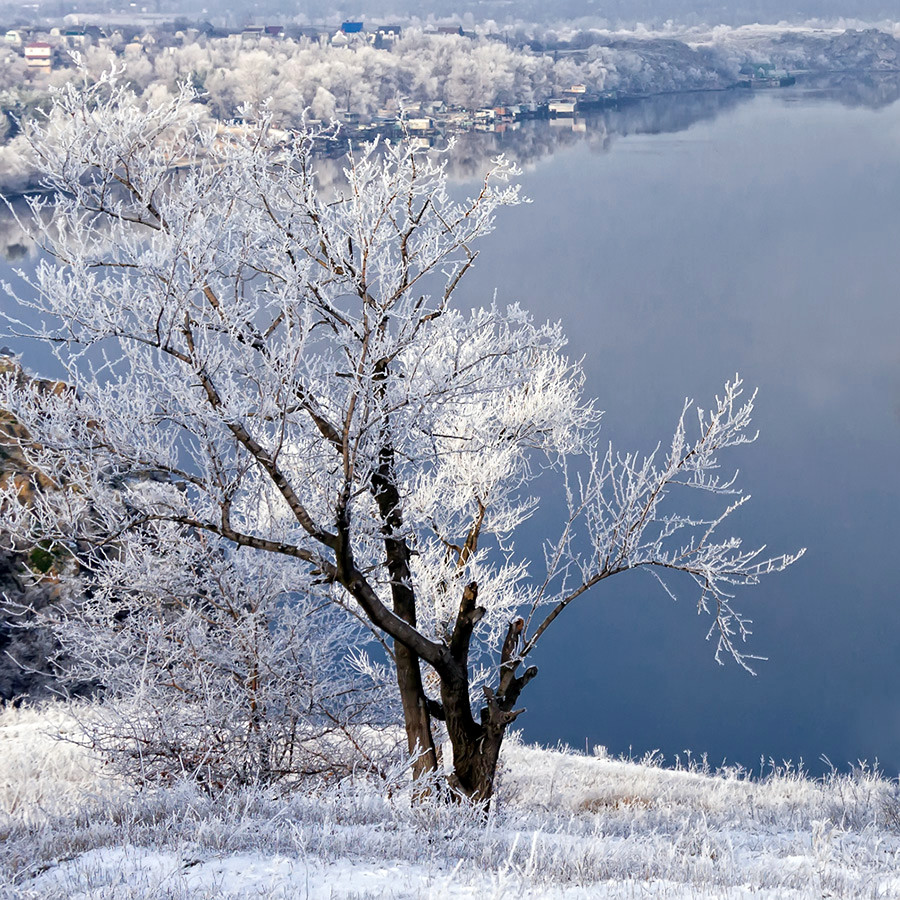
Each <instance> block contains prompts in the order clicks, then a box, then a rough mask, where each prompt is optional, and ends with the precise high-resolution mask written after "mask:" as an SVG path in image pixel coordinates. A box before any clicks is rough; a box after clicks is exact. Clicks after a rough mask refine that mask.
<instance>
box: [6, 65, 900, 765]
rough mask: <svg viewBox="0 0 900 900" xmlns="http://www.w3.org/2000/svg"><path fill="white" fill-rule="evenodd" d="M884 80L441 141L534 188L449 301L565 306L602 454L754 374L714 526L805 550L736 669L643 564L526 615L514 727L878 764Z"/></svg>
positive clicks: (897, 627) (635, 444)
mask: <svg viewBox="0 0 900 900" xmlns="http://www.w3.org/2000/svg"><path fill="white" fill-rule="evenodd" d="M898 94H900V88H898V83H897V82H892V81H879V82H867V81H854V82H852V83H851V82H848V83H846V84H844V85H842V86H840V89H838V90H836V89H835V88H834V87H833V86H830V87H827V88H822V87H821V86H819V87H818V88H817V89H815V90H813V89H810V88H809V87H807V88H806V89H796V90H790V91H773V92H769V93H760V94H755V95H753V96H750V95H749V93H741V92H730V93H722V94H704V95H691V96H686V97H672V98H657V99H655V100H651V101H644V102H641V103H634V104H630V105H628V106H624V107H622V108H621V109H620V110H611V111H607V112H605V113H603V114H602V115H598V116H596V117H594V118H593V119H591V120H590V121H588V122H586V123H585V124H584V128H585V130H584V131H583V132H581V131H573V130H572V129H571V127H566V126H560V125H548V124H547V123H532V124H530V125H528V126H527V127H526V128H524V129H522V130H521V131H519V132H516V133H515V134H507V135H495V136H494V135H492V136H483V135H479V136H474V135H473V136H471V137H469V138H467V139H465V140H463V141H461V142H460V144H459V146H458V148H457V151H456V159H455V163H454V168H455V171H456V173H457V174H458V175H459V176H460V177H463V178H465V177H466V176H467V175H468V174H470V173H471V174H474V173H476V172H480V171H482V170H483V167H484V165H485V161H486V159H487V157H488V156H489V155H490V153H491V152H494V151H496V150H506V151H507V152H509V153H510V154H512V155H514V156H516V157H517V158H519V159H521V160H522V162H523V166H524V168H525V171H524V173H523V176H522V182H523V184H524V186H525V191H526V193H527V194H528V195H529V196H530V197H531V199H532V200H533V202H532V203H531V204H530V205H528V206H523V207H520V208H517V209H514V210H507V211H504V212H503V213H502V215H501V216H500V221H499V230H498V232H497V234H496V235H495V236H493V237H492V238H491V239H490V241H489V243H487V244H486V245H485V247H484V251H483V255H482V256H481V258H480V259H479V261H478V264H477V268H476V271H475V272H474V273H473V274H472V276H471V278H470V279H469V283H468V285H467V286H466V287H465V289H464V290H463V291H462V293H463V296H462V298H461V299H462V302H463V303H464V304H471V305H476V304H482V303H485V302H489V300H490V297H491V295H492V292H493V291H494V289H496V290H497V292H498V298H499V299H500V300H501V301H508V300H514V299H515V300H520V301H521V302H522V303H523V304H524V305H525V306H527V307H529V308H530V309H531V310H533V311H534V312H535V314H536V315H537V316H538V317H541V318H544V317H551V318H561V319H562V320H563V322H564V324H565V327H566V330H567V332H568V334H569V335H570V338H571V345H570V350H571V353H572V355H574V356H582V355H583V356H584V357H585V368H586V371H587V375H588V386H587V387H588V391H589V393H591V394H593V395H595V396H597V397H598V398H599V399H600V404H601V406H602V407H603V408H604V409H606V410H607V411H608V412H607V416H606V418H605V420H604V421H605V426H604V427H605V429H606V437H607V438H608V439H610V440H613V441H614V442H615V443H616V444H617V445H618V446H619V447H621V448H636V449H648V450H649V449H652V447H653V445H654V444H655V443H656V441H657V440H659V439H662V440H663V441H665V440H666V439H667V438H668V437H669V436H670V435H671V429H672V427H673V425H674V423H675V419H676V416H677V413H678V411H679V410H680V407H681V402H682V400H683V398H684V397H685V396H691V397H695V398H696V399H697V400H698V402H700V403H701V404H704V403H705V404H707V405H708V403H709V400H710V399H711V397H712V395H713V394H715V392H716V391H717V390H719V389H720V388H721V385H722V383H723V382H724V380H725V379H726V378H728V377H730V376H732V375H733V374H734V373H735V372H736V371H738V372H740V373H741V374H742V375H743V376H744V378H745V380H746V382H747V383H748V384H749V385H758V386H759V389H760V393H759V400H758V407H757V408H758V414H757V418H756V422H757V425H758V427H759V428H760V431H761V436H760V439H759V441H758V443H757V444H756V445H754V446H752V447H749V448H740V450H741V452H739V453H738V454H737V455H736V456H735V457H732V462H733V463H734V464H735V465H737V466H739V467H740V469H741V473H742V474H741V478H742V483H743V484H744V485H745V486H747V488H748V489H749V490H750V492H751V493H752V494H753V500H752V501H751V503H750V504H749V505H748V506H745V507H744V508H743V509H742V510H741V511H740V514H739V516H738V517H736V518H735V520H734V525H735V528H736V530H737V531H738V533H740V534H741V536H743V537H745V538H746V540H747V541H748V542H749V543H763V542H765V543H767V544H768V545H769V548H770V549H771V550H772V551H773V552H781V551H786V550H793V549H796V548H798V547H800V546H805V547H807V548H808V552H807V555H806V556H805V558H804V559H803V560H801V561H800V562H799V563H798V564H797V565H796V566H794V568H793V569H791V570H790V571H789V572H787V573H784V574H782V575H779V576H773V577H772V578H771V579H769V580H768V581H767V582H766V583H764V584H763V585H762V586H761V587H758V588H755V589H751V591H749V592H748V593H747V594H746V599H745V601H744V603H743V607H742V608H744V609H745V610H746V611H747V612H749V613H750V615H751V616H752V617H753V619H754V620H755V629H754V630H755V633H754V636H753V639H752V641H753V643H752V650H753V651H755V652H757V653H760V654H762V655H765V656H768V657H770V659H769V661H768V662H765V663H760V664H759V666H758V672H759V674H758V676H757V677H755V678H753V677H750V676H748V675H747V674H746V673H744V672H743V671H741V670H739V669H738V668H737V667H736V666H734V665H730V666H726V667H725V668H721V667H719V666H718V665H717V664H716V663H715V662H714V660H713V650H714V648H713V647H712V646H711V645H710V644H707V643H705V642H704V640H703V637H704V635H705V633H706V628H707V622H706V620H705V619H701V620H698V618H697V616H696V612H695V608H694V605H693V604H694V600H695V599H696V597H695V595H694V594H693V593H692V592H691V591H690V589H689V588H688V586H686V585H685V586H683V587H684V588H685V592H684V594H683V597H682V599H681V601H680V602H679V603H677V604H674V603H672V602H671V600H669V599H668V598H667V597H666V596H665V595H663V594H662V592H661V591H660V590H659V588H658V587H656V585H655V583H654V582H653V581H652V579H651V578H649V577H647V576H642V575H641V574H640V573H633V574H632V573H628V574H626V575H622V576H619V577H617V578H616V579H613V580H612V581H610V582H606V583H605V585H604V586H603V588H602V590H599V591H597V592H595V593H594V594H593V595H591V596H589V597H586V598H583V601H581V602H580V604H574V605H573V607H571V608H570V609H569V610H568V611H567V614H566V615H565V616H563V617H562V618H561V619H560V620H559V621H558V622H557V624H556V625H555V626H554V628H553V629H551V631H550V632H548V634H547V636H546V639H545V641H544V643H543V647H542V650H541V651H540V653H539V655H538V659H537V660H536V662H537V663H538V664H539V665H540V667H541V675H540V677H539V678H538V679H537V680H536V681H535V682H533V683H532V684H531V685H530V686H529V688H528V691H527V693H526V694H525V695H523V698H522V699H523V703H524V705H526V706H527V707H528V714H527V715H525V716H523V717H522V718H521V719H520V720H519V722H520V723H521V724H522V726H523V728H524V731H525V736H526V737H527V738H529V739H535V740H541V741H544V742H548V743H555V742H556V741H558V740H560V739H561V740H564V741H567V742H569V743H571V744H572V745H574V746H576V747H584V746H585V743H586V742H587V743H588V744H590V745H594V744H603V745H606V746H607V747H608V748H609V749H610V751H612V752H615V753H620V752H628V751H629V748H630V749H631V750H632V751H633V752H634V753H635V754H642V753H644V752H646V751H649V750H653V749H659V750H661V751H662V753H664V754H665V756H666V757H667V758H669V759H670V760H671V759H672V757H673V756H674V755H675V754H677V753H681V752H682V751H683V750H685V749H690V750H692V751H693V752H694V753H697V754H699V753H703V752H706V753H708V754H709V757H710V760H711V761H712V762H713V763H719V762H721V761H722V760H724V759H727V760H728V761H729V762H740V763H743V764H744V765H747V766H749V767H755V766H757V765H758V764H759V759H760V757H761V756H765V757H766V758H769V757H772V758H774V759H776V760H777V761H780V760H782V759H791V760H793V761H795V762H796V761H798V760H799V759H801V758H802V759H803V760H804V761H805V762H806V764H807V765H808V766H809V767H810V768H811V769H813V770H814V771H818V770H820V769H821V768H822V766H823V763H822V762H821V761H820V756H821V755H823V754H824V755H827V756H828V758H830V759H831V760H832V761H833V762H834V763H835V764H836V765H838V766H841V767H843V766H845V765H846V764H848V763H852V762H855V761H856V760H857V759H863V758H866V759H869V760H873V759H874V758H876V757H877V758H878V760H879V761H880V762H881V764H882V765H883V766H884V768H885V769H886V770H887V771H888V772H889V773H890V774H894V775H895V774H897V771H898V768H900V647H898V644H900V574H898V568H897V566H898V560H900V540H898V515H900V472H898V465H900V452H898V450H900V303H898V298H897V294H898V287H900V104H898V103H896V102H894V101H895V100H896V98H897V96H898ZM3 228H4V225H3V223H2V222H0V241H2V242H3V243H5V244H6V246H7V247H9V248H12V250H13V252H14V253H18V254H19V255H22V254H23V253H26V257H25V261H24V264H25V265H26V266H27V265H28V257H27V252H26V249H25V248H24V247H23V246H21V245H20V244H18V243H17V241H18V238H17V237H16V235H15V234H14V229H12V228H11V227H8V223H7V232H8V233H7V232H4V231H3ZM2 302H4V303H8V302H9V301H8V300H6V299H4V300H3V301H2ZM30 352H33V351H26V363H29V362H30V363H31V366H32V368H37V369H42V368H43V369H46V368H48V367H50V364H49V362H48V361H46V360H41V359H39V358H37V357H34V356H32V357H30V359H29V353H30ZM48 374H49V373H48ZM542 527H543V526H542V524H541V521H540V520H536V521H535V522H533V523H532V525H531V529H530V536H529V537H530V540H531V541H532V542H533V543H534V544H535V545H536V542H537V540H538V538H539V537H540V536H541V533H542ZM676 587H677V585H676Z"/></svg>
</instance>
